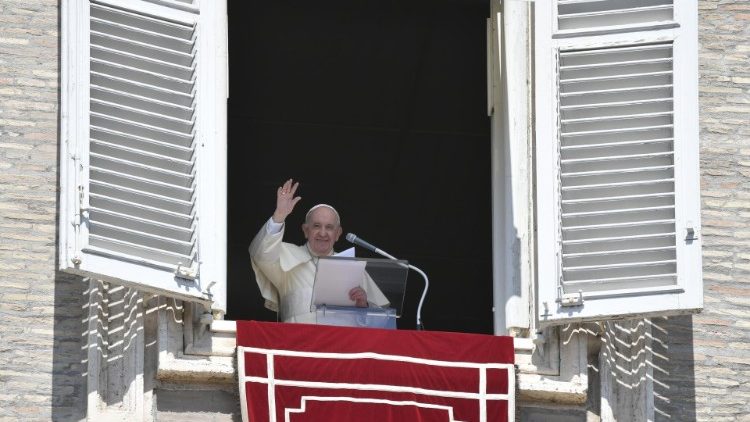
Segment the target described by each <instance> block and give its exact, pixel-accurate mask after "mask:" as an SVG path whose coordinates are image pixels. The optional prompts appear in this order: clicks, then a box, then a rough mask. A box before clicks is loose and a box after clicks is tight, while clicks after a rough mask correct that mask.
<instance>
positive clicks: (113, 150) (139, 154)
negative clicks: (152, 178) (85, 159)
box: [90, 137, 194, 174]
mask: <svg viewBox="0 0 750 422" xmlns="http://www.w3.org/2000/svg"><path fill="white" fill-rule="evenodd" d="M90 149H91V151H92V152H94V153H97V154H99V155H105V156H112V157H120V158H122V159H124V160H126V161H129V162H137V163H140V164H143V165H146V166H150V167H154V168H159V169H163V170H167V171H171V172H174V173H176V174H192V172H193V165H194V163H193V162H191V161H186V160H181V159H179V158H175V157H171V156H166V155H158V154H153V153H149V152H146V151H141V150H137V149H134V148H129V147H124V146H121V145H116V144H111V143H109V142H104V141H100V140H98V139H97V138H95V137H91V147H90Z"/></svg>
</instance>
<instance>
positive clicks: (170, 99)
mask: <svg viewBox="0 0 750 422" xmlns="http://www.w3.org/2000/svg"><path fill="white" fill-rule="evenodd" d="M91 84H92V85H93V86H96V87H102V88H107V89H111V90H115V91H119V92H129V93H130V94H132V95H137V96H139V97H143V98H150V99H153V100H155V101H160V102H164V103H171V104H174V105H176V106H182V107H190V108H193V103H194V102H195V94H194V92H193V91H192V89H191V91H190V92H187V93H183V92H178V91H174V90H171V89H166V88H164V87H159V86H154V85H149V84H145V83H141V82H138V81H133V80H131V79H123V78H119V77H117V76H112V75H105V74H102V73H97V72H91Z"/></svg>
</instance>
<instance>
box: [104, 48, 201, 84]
mask: <svg viewBox="0 0 750 422" xmlns="http://www.w3.org/2000/svg"><path fill="white" fill-rule="evenodd" d="M91 58H92V59H94V60H96V61H99V62H106V63H114V64H118V65H120V66H130V67H134V68H136V69H141V70H144V71H146V72H151V73H155V74H158V75H164V76H169V77H172V78H176V79H181V80H188V81H189V80H192V79H193V78H194V77H195V63H193V64H192V65H191V66H182V65H179V64H175V63H170V62H165V61H163V60H157V59H152V58H149V57H143V56H139V55H137V54H132V53H129V52H125V51H120V50H114V49H111V48H107V47H102V46H97V45H93V46H91Z"/></svg>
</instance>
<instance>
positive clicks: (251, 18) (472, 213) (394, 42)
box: [227, 0, 493, 333]
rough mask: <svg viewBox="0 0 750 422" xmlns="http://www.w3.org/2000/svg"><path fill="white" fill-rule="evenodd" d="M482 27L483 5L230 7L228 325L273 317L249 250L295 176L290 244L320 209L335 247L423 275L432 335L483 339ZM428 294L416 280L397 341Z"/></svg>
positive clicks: (430, 1) (356, 2)
mask: <svg viewBox="0 0 750 422" xmlns="http://www.w3.org/2000/svg"><path fill="white" fill-rule="evenodd" d="M488 15H489V2H488V1H487V0H391V1H386V0H320V1H314V2H310V1H291V0H274V1H258V0H250V1H238V0H232V1H230V2H229V66H230V67H229V80H230V85H229V92H230V99H229V122H228V124H229V174H228V177H229V211H228V212H229V215H228V222H229V234H228V238H229V245H228V251H229V254H228V255H229V258H228V260H229V262H228V268H229V271H228V299H229V301H228V313H227V318H229V319H255V320H275V318H276V316H275V314H274V313H272V312H270V311H267V310H266V309H264V308H263V300H262V298H261V296H260V294H259V292H258V289H257V287H256V285H255V280H254V275H253V273H252V269H251V267H250V259H249V256H248V254H247V247H248V245H249V243H250V241H251V240H252V238H253V236H254V235H255V234H256V232H257V231H258V230H259V228H260V227H261V225H262V224H263V223H264V222H265V221H266V220H267V219H268V218H269V217H270V216H271V213H272V212H273V210H274V206H275V195H276V187H277V186H279V185H280V184H281V183H282V182H283V181H284V180H286V179H287V178H290V177H291V178H294V179H295V180H299V181H300V189H299V192H298V194H300V195H301V196H302V201H301V202H300V203H299V204H298V206H297V210H295V212H294V214H292V215H291V216H290V217H289V219H288V220H287V229H286V238H285V239H286V241H288V242H294V243H299V244H301V243H303V241H304V238H303V235H302V231H301V229H300V225H301V224H302V220H303V218H304V214H305V213H306V211H307V209H309V208H310V207H311V206H312V205H314V204H316V203H320V202H324V203H329V204H331V205H333V206H335V207H336V208H337V209H338V210H339V213H340V214H341V216H342V225H343V228H344V233H347V232H349V231H351V232H354V233H356V234H357V235H359V236H360V237H362V238H364V239H367V240H368V241H370V242H371V243H374V244H376V245H378V246H379V247H380V248H382V249H384V250H386V251H388V252H389V253H391V254H392V255H395V256H397V257H399V258H402V259H407V260H409V261H410V262H411V263H412V264H414V265H416V266H417V267H420V268H421V269H422V270H424V271H425V272H426V273H427V274H428V275H429V276H430V282H431V288H430V292H429V294H428V296H427V300H426V301H425V305H424V308H423V310H422V319H423V321H424V324H425V327H426V328H427V329H430V330H446V331H464V332H479V333H491V332H492V329H493V327H492V260H491V247H492V244H491V240H492V237H491V191H490V185H491V180H490V122H489V118H488V117H487V112H486V103H487V100H486V76H485V73H486V58H485V54H486V48H485V46H486V34H485V28H486V23H485V22H486V18H487V16H488ZM349 246H350V245H349V244H348V242H346V240H345V239H344V238H343V236H342V238H341V239H340V240H339V242H338V244H337V245H336V249H337V250H343V249H346V248H348V247H349ZM357 253H358V255H360V256H373V254H369V253H367V251H363V250H359V249H358V251H357ZM422 287H423V282H422V279H421V277H420V276H419V275H418V274H416V273H414V272H412V273H410V275H409V279H408V286H407V296H406V300H405V304H404V316H403V317H402V318H401V320H400V321H399V327H400V328H402V329H413V328H414V326H415V322H414V319H415V313H416V308H417V303H418V300H419V296H420V294H421V291H422Z"/></svg>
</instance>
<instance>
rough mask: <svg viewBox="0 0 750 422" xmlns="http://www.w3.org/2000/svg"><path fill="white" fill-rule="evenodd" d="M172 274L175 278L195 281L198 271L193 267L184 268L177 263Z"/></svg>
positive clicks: (180, 263)
mask: <svg viewBox="0 0 750 422" xmlns="http://www.w3.org/2000/svg"><path fill="white" fill-rule="evenodd" d="M174 274H175V275H176V276H177V277H180V278H185V279H188V280H195V279H196V278H198V271H197V270H196V269H195V268H193V267H184V266H182V262H178V263H177V269H175V270H174Z"/></svg>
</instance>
